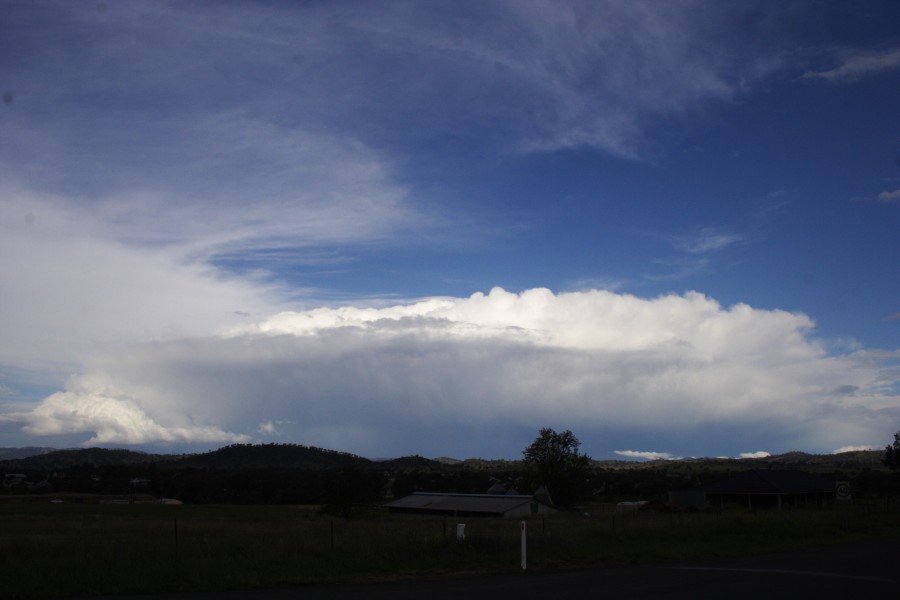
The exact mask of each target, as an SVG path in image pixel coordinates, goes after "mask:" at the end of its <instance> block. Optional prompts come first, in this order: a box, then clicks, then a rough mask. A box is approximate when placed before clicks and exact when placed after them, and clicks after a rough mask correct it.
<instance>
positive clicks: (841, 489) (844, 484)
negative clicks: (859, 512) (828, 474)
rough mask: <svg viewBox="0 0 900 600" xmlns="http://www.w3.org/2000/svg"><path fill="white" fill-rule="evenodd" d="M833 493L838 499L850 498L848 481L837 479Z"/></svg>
mask: <svg viewBox="0 0 900 600" xmlns="http://www.w3.org/2000/svg"><path fill="white" fill-rule="evenodd" d="M834 495H835V497H836V498H837V499H838V500H850V499H851V496H850V482H849V481H838V482H837V487H836V488H835V490H834Z"/></svg>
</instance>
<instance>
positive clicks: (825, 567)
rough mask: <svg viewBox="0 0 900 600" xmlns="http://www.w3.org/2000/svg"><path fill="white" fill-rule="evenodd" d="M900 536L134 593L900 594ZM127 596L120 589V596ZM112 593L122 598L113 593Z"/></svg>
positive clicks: (171, 597) (670, 598) (478, 598)
mask: <svg viewBox="0 0 900 600" xmlns="http://www.w3.org/2000/svg"><path fill="white" fill-rule="evenodd" d="M898 593H900V539H893V540H879V541H873V542H862V543H854V544H842V545H837V546H829V547H821V548H813V549H807V550H798V551H792V552H786V553H780V554H771V555H764V556H752V557H743V558H729V559H721V560H705V561H692V562H686V563H671V564H665V565H654V566H629V567H611V568H605V569H596V570H583V571H571V572H556V573H536V572H533V571H524V572H519V573H515V574H508V575H498V576H477V577H472V578H466V579H456V578H454V579H440V580H435V579H432V580H416V581H403V582H390V583H370V584H348V585H327V586H325V585H323V586H315V585H313V586H303V587H294V588H282V589H274V590H249V591H235V592H215V593H212V592H211V593H184V594H164V595H153V596H139V597H131V598H132V599H133V600H138V599H139V600H270V599H271V600H294V599H298V600H326V599H327V600H422V599H423V598H427V599H428V600H445V599H446V600H451V599H453V600H458V599H460V598H463V599H464V600H496V599H497V598H515V599H516V600H532V599H533V600H548V599H550V598H555V597H559V596H560V595H561V594H565V595H566V596H567V597H572V598H598V599H599V598H602V599H604V600H606V599H609V598H613V599H617V598H628V599H630V600H641V599H648V598H666V599H667V600H678V599H691V600H696V599H698V598H714V597H725V598H729V600H740V599H745V598H746V599H751V598H752V599H753V600H773V599H778V598H792V599H796V598H813V597H814V598H820V599H821V598H897V597H898ZM121 598H122V597H119V599H121ZM105 600H117V599H116V598H112V597H108V598H106V599H105Z"/></svg>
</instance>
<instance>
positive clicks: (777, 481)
mask: <svg viewBox="0 0 900 600" xmlns="http://www.w3.org/2000/svg"><path fill="white" fill-rule="evenodd" d="M703 490H704V491H705V492H706V493H707V494H820V493H826V492H834V491H835V483H834V481H832V480H830V479H826V478H824V477H818V476H816V475H811V474H809V473H805V472H803V471H781V470H762V469H756V470H753V471H744V472H742V473H736V474H734V475H732V476H731V477H728V478H726V479H722V480H720V481H716V482H714V483H711V484H709V485H705V486H703Z"/></svg>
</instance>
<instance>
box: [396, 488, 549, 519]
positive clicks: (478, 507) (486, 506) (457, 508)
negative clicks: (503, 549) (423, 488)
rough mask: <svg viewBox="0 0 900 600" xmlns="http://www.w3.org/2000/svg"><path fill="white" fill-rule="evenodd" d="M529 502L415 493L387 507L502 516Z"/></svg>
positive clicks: (527, 498)
mask: <svg viewBox="0 0 900 600" xmlns="http://www.w3.org/2000/svg"><path fill="white" fill-rule="evenodd" d="M531 502H535V499H534V497H533V496H519V495H511V494H437V493H424V492H415V493H413V494H411V495H409V496H406V497H404V498H399V499H397V500H394V501H393V502H389V503H388V504H387V507H388V508H392V509H398V510H418V511H427V512H456V513H483V514H491V515H502V514H505V513H507V512H509V511H511V510H514V509H516V508H518V507H520V506H522V505H523V504H529V503H531Z"/></svg>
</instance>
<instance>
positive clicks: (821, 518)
mask: <svg viewBox="0 0 900 600" xmlns="http://www.w3.org/2000/svg"><path fill="white" fill-rule="evenodd" d="M588 512H589V514H588V515H585V514H567V515H562V516H556V517H553V518H550V517H548V518H546V519H541V518H537V519H534V520H530V521H528V525H527V527H528V530H527V543H528V568H529V569H532V570H547V569H556V568H569V567H582V566H604V565H611V564H622V563H639V562H661V561H671V560H680V559H690V558H698V557H715V556H734V555H740V554H752V553H764V552H774V551H779V550H784V549H789V548H797V547H801V546H811V545H821V544H828V543H837V542H843V541H852V540H860V539H867V538H875V537H880V536H897V535H900V513H898V512H896V511H886V510H873V509H867V510H860V509H854V508H845V509H841V510H810V511H799V510H794V511H775V510H772V511H758V512H747V511H744V510H734V511H728V510H726V511H724V512H718V513H693V514H672V515H670V514H656V513H633V514H628V515H617V514H615V513H614V512H613V509H612V507H611V506H605V505H597V506H593V507H589V509H588ZM460 522H465V523H466V525H467V527H466V534H467V535H466V539H465V541H463V542H459V541H457V540H456V524H457V523H460ZM519 552H520V529H519V522H518V521H510V520H502V519H477V518H475V519H472V518H470V519H458V518H446V519H444V518H441V517H432V518H422V517H402V516H392V515H388V514H387V513H384V512H382V511H381V509H375V510H373V511H371V512H370V513H369V514H366V515H364V516H361V517H359V518H355V519H351V520H344V519H336V518H331V517H329V516H326V515H321V514H319V513H318V512H317V511H316V509H315V508H314V507H301V506H209V505H203V506H191V505H181V506H164V505H157V504H133V505H104V504H49V503H48V502H46V501H42V502H3V503H0V582H2V592H0V596H2V597H5V598H39V597H60V596H71V595H103V594H138V593H151V592H165V591H176V590H178V591H183V590H221V589H238V588H253V587H274V586H283V585H296V584H305V583H320V582H337V581H365V580H374V579H391V578H402V577H413V576H419V575H426V574H427V575H442V574H458V573H471V572H510V571H515V570H518V569H519V568H520V566H519V565H520V554H519Z"/></svg>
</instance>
